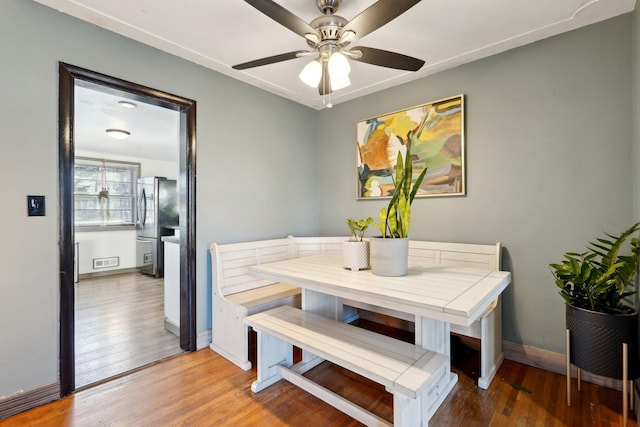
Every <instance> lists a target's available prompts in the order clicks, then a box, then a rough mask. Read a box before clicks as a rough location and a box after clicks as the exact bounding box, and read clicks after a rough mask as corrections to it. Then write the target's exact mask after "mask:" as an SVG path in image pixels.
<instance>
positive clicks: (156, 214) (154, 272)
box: [136, 176, 180, 277]
mask: <svg viewBox="0 0 640 427" xmlns="http://www.w3.org/2000/svg"><path fill="white" fill-rule="evenodd" d="M179 218H180V214H179V210H178V190H177V185H176V181H175V180H173V179H167V178H164V177H160V176H149V177H145V178H140V179H138V197H137V223H136V232H137V236H136V266H137V268H138V270H139V271H140V272H142V273H144V274H148V275H150V276H154V277H163V276H164V242H162V240H161V237H162V236H171V235H173V234H174V233H175V230H176V229H177V228H178V225H179Z"/></svg>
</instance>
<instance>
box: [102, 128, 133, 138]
mask: <svg viewBox="0 0 640 427" xmlns="http://www.w3.org/2000/svg"><path fill="white" fill-rule="evenodd" d="M105 132H107V135H109V136H110V137H111V138H113V139H127V138H129V135H131V132H128V131H126V130H122V129H107V130H106V131H105Z"/></svg>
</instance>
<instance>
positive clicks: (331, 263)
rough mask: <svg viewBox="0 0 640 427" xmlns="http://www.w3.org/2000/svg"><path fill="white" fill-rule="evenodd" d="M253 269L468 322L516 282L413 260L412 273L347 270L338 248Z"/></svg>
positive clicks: (337, 292) (276, 277)
mask: <svg viewBox="0 0 640 427" xmlns="http://www.w3.org/2000/svg"><path fill="white" fill-rule="evenodd" d="M251 271H252V272H253V273H254V274H256V275H260V276H262V277H265V278H269V279H271V280H276V281H280V282H284V283H289V284H292V285H296V286H299V287H301V288H303V289H309V290H313V291H317V292H322V293H325V294H329V295H335V296H338V297H342V298H348V299H352V300H356V301H360V302H363V303H368V304H374V305H378V306H381V307H386V308H391V309H395V310H399V311H403V312H405V313H411V314H415V315H418V316H424V317H429V318H432V319H436V320H442V321H446V322H450V323H454V324H458V325H463V326H468V325H470V324H471V323H473V322H474V321H475V320H476V319H477V318H478V317H479V316H480V315H481V314H482V313H483V312H484V310H485V309H486V308H487V307H488V306H489V305H490V304H491V302H493V300H495V299H496V298H497V297H498V296H499V295H500V294H501V293H502V291H503V290H504V289H505V288H506V287H507V286H508V285H509V283H510V282H511V273H509V272H507V271H487V270H478V269H473V268H466V267H457V266H445V265H411V263H410V264H409V273H408V275H406V276H402V277H383V276H376V275H374V274H373V273H371V271H370V270H364V271H357V272H356V271H351V270H347V269H345V268H344V267H343V264H342V254H337V253H331V254H323V255H316V256H310V257H303V258H293V259H289V260H285V261H278V262H273V263H267V264H261V265H257V266H254V267H251Z"/></svg>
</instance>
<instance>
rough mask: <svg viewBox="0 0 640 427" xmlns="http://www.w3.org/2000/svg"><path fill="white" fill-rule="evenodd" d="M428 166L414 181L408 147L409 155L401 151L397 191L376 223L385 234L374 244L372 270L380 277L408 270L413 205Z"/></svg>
mask: <svg viewBox="0 0 640 427" xmlns="http://www.w3.org/2000/svg"><path fill="white" fill-rule="evenodd" d="M426 172H427V168H424V169H423V170H422V172H421V173H420V175H418V177H417V178H416V180H415V181H414V182H413V185H412V184H411V182H412V180H413V163H412V161H411V156H410V154H409V150H408V147H407V155H406V158H405V159H404V160H403V159H402V154H400V153H399V154H398V159H397V161H396V167H395V173H396V174H395V179H394V184H395V190H394V191H393V195H392V196H391V199H390V200H389V204H388V205H387V207H386V208H382V209H381V210H380V223H379V224H375V223H374V224H375V226H376V227H377V228H378V229H379V230H380V232H381V233H382V236H381V237H380V238H373V239H371V241H370V244H371V248H370V251H371V271H372V272H373V274H377V275H379V276H404V275H406V274H407V271H408V260H409V224H410V223H411V204H412V203H413V199H414V198H415V196H416V193H417V192H418V188H420V184H422V180H423V179H424V175H425V173H426Z"/></svg>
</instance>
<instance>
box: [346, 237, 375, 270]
mask: <svg viewBox="0 0 640 427" xmlns="http://www.w3.org/2000/svg"><path fill="white" fill-rule="evenodd" d="M342 255H343V258H344V268H348V269H349V270H351V271H360V270H366V269H367V268H369V242H367V241H366V240H365V241H362V242H355V241H351V240H347V241H344V242H342Z"/></svg>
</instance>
